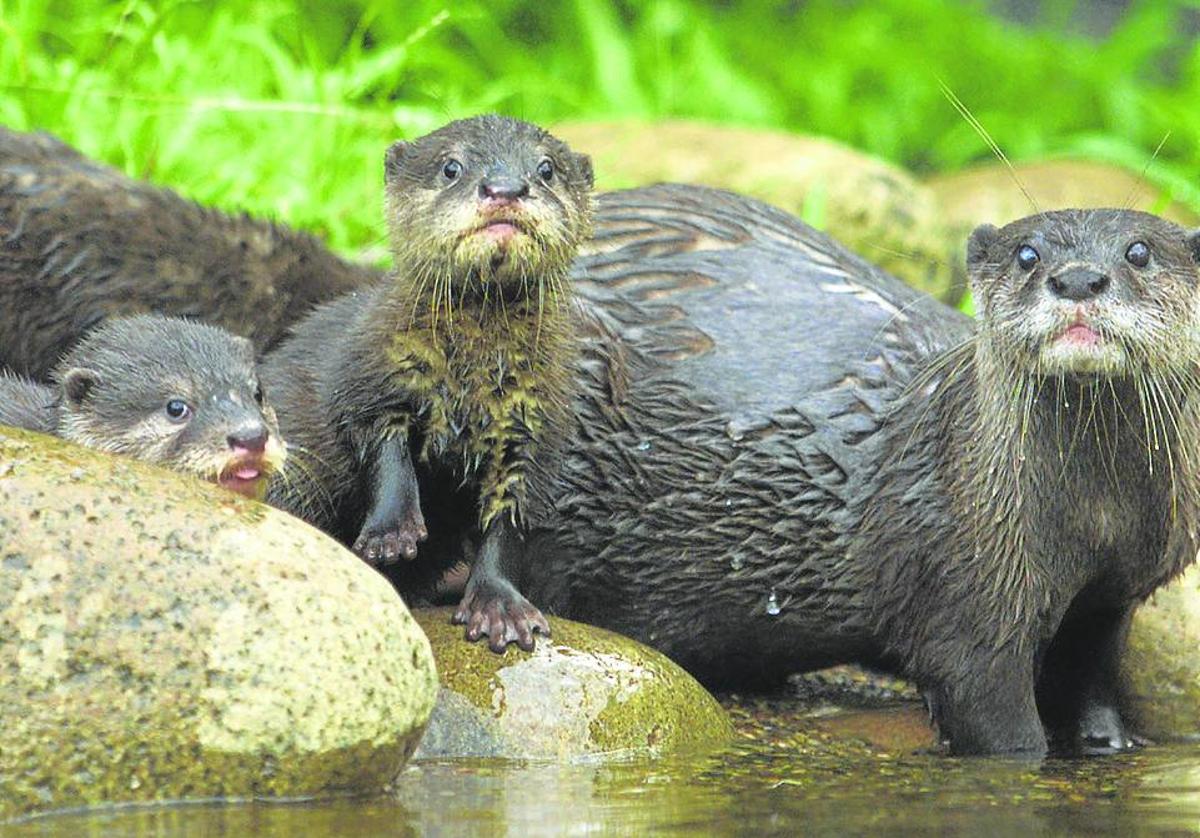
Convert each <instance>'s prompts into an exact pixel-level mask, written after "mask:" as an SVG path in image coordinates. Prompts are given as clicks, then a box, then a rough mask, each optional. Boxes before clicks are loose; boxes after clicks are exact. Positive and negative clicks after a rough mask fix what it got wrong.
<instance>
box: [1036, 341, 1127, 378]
mask: <svg viewBox="0 0 1200 838" xmlns="http://www.w3.org/2000/svg"><path fill="white" fill-rule="evenodd" d="M1127 361H1128V358H1127V357H1126V354H1125V349H1124V348H1123V347H1122V346H1121V345H1120V344H1119V343H1116V342H1115V341H1111V340H1106V341H1104V342H1103V343H1100V344H1099V345H1096V346H1080V345H1078V344H1072V343H1068V342H1066V341H1063V340H1055V341H1054V342H1052V343H1050V344H1048V345H1046V346H1043V347H1042V351H1041V352H1040V353H1039V355H1038V367H1039V369H1040V370H1041V371H1042V372H1044V373H1046V374H1048V375H1069V374H1072V373H1074V374H1082V375H1118V374H1120V373H1122V372H1124V371H1125V368H1126V363H1127Z"/></svg>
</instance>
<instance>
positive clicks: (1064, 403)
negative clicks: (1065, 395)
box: [1063, 402, 1071, 407]
mask: <svg viewBox="0 0 1200 838" xmlns="http://www.w3.org/2000/svg"><path fill="white" fill-rule="evenodd" d="M1070 406H1071V403H1070V402H1063V407H1070Z"/></svg>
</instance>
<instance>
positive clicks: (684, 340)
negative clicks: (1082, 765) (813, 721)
mask: <svg viewBox="0 0 1200 838" xmlns="http://www.w3.org/2000/svg"><path fill="white" fill-rule="evenodd" d="M667 192H668V190H667V189H665V188H664V189H663V190H660V192H659V194H658V197H659V198H660V199H661V202H660V203H658V204H657V205H654V207H653V212H654V213H657V214H660V215H661V216H663V218H664V220H663V221H661V222H660V223H659V224H658V225H649V224H642V226H639V223H641V222H642V221H643V217H644V216H645V215H647V214H650V211H649V210H648V209H646V208H647V207H650V206H651V205H652V204H654V202H652V201H649V200H647V195H646V194H645V192H644V191H643V194H642V195H640V196H637V197H636V198H635V196H634V195H632V194H629V195H627V196H624V197H622V196H613V199H612V200H613V204H618V203H622V202H624V205H623V206H622V207H621V208H622V209H624V210H625V211H626V217H627V218H628V219H629V222H628V224H626V225H625V238H621V237H620V236H619V235H618V234H619V232H620V231H619V230H614V229H608V230H606V232H607V233H608V234H610V235H611V236H612V238H613V240H614V241H615V242H616V243H617V245H618V246H617V247H609V248H605V249H598V250H597V252H595V253H593V254H590V255H589V256H588V257H587V259H586V260H585V262H584V264H583V265H581V268H580V269H581V270H586V271H588V275H589V276H590V277H592V281H591V285H590V287H589V286H588V284H586V283H585V284H583V285H582V286H581V287H582V290H583V294H584V295H585V296H587V297H589V298H590V299H591V301H592V302H593V304H595V305H596V306H597V307H598V308H599V309H600V310H601V311H602V312H604V314H605V316H604V318H603V324H604V326H605V330H601V331H596V332H595V333H592V334H589V335H588V336H587V339H586V341H585V343H584V349H583V358H584V362H583V363H582V364H581V365H580V370H581V378H582V382H581V386H582V390H581V393H580V396H579V398H578V400H577V404H578V405H579V408H578V410H579V417H580V418H579V433H577V435H576V437H575V438H574V440H573V443H572V444H571V445H570V446H569V448H568V454H567V456H566V457H565V459H564V461H563V463H562V465H561V467H560V468H559V470H558V471H557V473H556V475H555V476H554V479H553V480H552V481H549V482H548V483H547V484H545V485H544V486H543V485H541V484H538V485H534V486H531V492H533V493H535V494H539V493H541V492H543V491H544V492H545V493H546V498H545V500H544V502H545V503H551V504H554V505H555V509H556V511H557V513H558V515H557V516H556V517H555V518H552V519H550V522H549V526H548V527H546V528H545V530H544V531H540V532H537V533H534V534H532V536H531V539H530V546H529V552H530V554H531V567H532V572H531V573H530V574H528V575H527V576H526V578H525V580H524V582H525V585H524V587H523V590H524V591H525V592H526V593H527V594H528V595H529V596H531V597H537V598H538V601H539V602H541V603H542V604H543V606H544V607H546V608H548V609H549V610H551V611H554V612H556V613H562V614H564V615H565V616H569V617H572V618H575V619H583V620H588V621H592V622H595V623H598V624H600V625H604V626H606V627H610V628H613V629H616V630H618V631H621V632H624V633H627V634H630V635H632V636H634V637H637V638H639V639H641V640H644V641H646V642H649V643H651V644H653V645H655V646H657V647H658V648H660V649H663V650H664V651H666V652H667V653H668V654H670V655H671V656H672V657H674V658H675V659H676V660H678V661H680V662H681V663H683V664H684V665H685V666H687V667H688V668H689V669H691V670H692V671H693V672H694V673H696V674H697V675H699V676H700V677H701V678H703V679H704V680H705V681H707V682H708V683H710V684H715V685H724V686H732V685H737V686H739V687H745V686H747V685H753V684H764V683H766V682H768V681H772V680H779V679H782V678H783V676H785V675H786V674H787V673H788V672H790V671H795V670H797V669H808V668H816V667H821V666H826V665H829V664H832V663H838V662H845V661H857V662H861V663H865V664H868V665H873V666H877V667H881V668H885V669H890V670H892V671H897V672H899V673H901V674H903V675H906V676H907V677H909V678H911V679H912V680H914V681H916V682H917V683H918V684H919V685H920V686H921V687H922V688H923V690H924V691H925V693H926V695H927V696H928V698H929V702H930V706H931V708H932V710H933V714H934V717H935V719H936V720H937V721H938V723H939V725H940V729H941V731H942V733H943V735H944V736H945V738H946V739H948V740H949V743H950V749H951V750H952V751H953V752H954V753H962V754H968V753H1027V754H1041V753H1043V752H1044V751H1045V750H1046V749H1047V747H1048V744H1054V745H1055V746H1056V747H1061V748H1065V749H1067V750H1070V751H1073V752H1080V751H1084V752H1105V751H1112V750H1118V749H1122V748H1125V747H1128V746H1129V743H1130V736H1129V735H1128V734H1127V732H1126V730H1125V728H1124V725H1123V724H1122V721H1121V718H1120V715H1119V713H1118V711H1117V708H1116V683H1115V679H1116V670H1117V661H1118V658H1119V655H1120V651H1121V648H1122V644H1123V640H1124V633H1125V627H1126V625H1127V623H1128V620H1129V615H1130V613H1131V611H1132V609H1133V608H1134V606H1136V604H1137V603H1139V602H1141V601H1142V600H1143V599H1145V597H1147V596H1148V595H1149V594H1150V593H1151V592H1153V591H1154V590H1155V589H1156V588H1157V587H1158V586H1160V585H1162V584H1163V583H1164V582H1166V581H1167V580H1169V579H1170V578H1171V577H1172V576H1174V575H1175V574H1176V573H1178V572H1179V571H1180V570H1181V569H1182V568H1183V567H1184V566H1185V565H1186V564H1187V563H1189V562H1191V561H1192V560H1193V558H1194V557H1195V555H1196V551H1197V546H1198V537H1200V487H1198V485H1197V481H1198V480H1200V472H1198V471H1197V468H1196V466H1197V462H1196V457H1197V451H1196V447H1197V444H1198V443H1200V424H1198V416H1197V411H1198V410H1200V391H1198V382H1197V373H1196V363H1197V360H1198V358H1200V345H1198V343H1197V341H1198V340H1200V330H1197V328H1196V325H1197V324H1196V317H1197V305H1196V304H1197V293H1198V291H1197V280H1198V279H1200V270H1198V266H1197V263H1198V257H1200V238H1198V237H1197V234H1196V233H1194V232H1192V231H1189V230H1185V229H1183V228H1181V227H1178V226H1176V225H1174V224H1171V223H1169V222H1167V221H1164V220H1162V219H1159V218H1156V217H1154V216H1151V215H1146V214H1143V213H1137V212H1131V211H1120V210H1094V211H1068V212H1055V213H1047V214H1043V215H1038V216H1034V217H1031V218H1027V219H1024V220H1021V221H1018V222H1014V223H1013V224H1010V225H1008V226H1006V227H1004V228H1002V229H995V228H992V227H986V226H985V227H981V228H980V229H979V230H977V231H976V232H975V233H974V234H973V235H972V236H971V239H970V245H969V265H968V269H969V274H970V277H971V281H972V287H973V291H974V294H975V299H976V301H977V304H978V307H979V310H980V321H979V326H978V329H977V330H972V329H971V328H970V325H969V324H968V323H965V322H964V321H962V320H961V318H959V317H958V316H957V315H954V314H953V313H952V312H949V311H948V310H944V311H946V314H945V318H944V322H943V323H941V324H939V323H938V322H937V320H936V318H935V317H931V315H935V314H936V312H934V311H933V310H922V309H923V306H922V304H921V303H920V302H919V301H917V300H911V297H912V294H911V292H907V293H908V298H909V299H906V296H905V291H904V289H902V288H900V287H899V283H898V282H896V281H894V280H891V279H890V278H888V277H885V276H884V275H882V274H880V273H879V272H878V271H874V270H871V269H866V268H864V267H863V266H862V265H861V264H858V263H857V262H856V260H854V259H853V258H852V257H850V256H849V255H848V254H845V253H844V252H843V251H842V250H841V249H840V248H837V247H836V245H833V244H832V243H831V242H828V241H827V240H823V237H820V236H818V235H817V234H815V233H812V232H811V231H808V232H805V231H803V230H802V229H800V227H799V225H798V224H796V223H795V222H791V223H790V225H789V224H787V223H784V221H783V219H780V218H779V217H778V215H777V214H776V215H774V216H769V215H767V214H765V213H764V212H763V211H762V210H758V212H757V214H758V215H760V216H763V220H762V224H761V229H762V230H763V231H764V232H763V233H762V234H761V238H762V241H760V242H759V243H758V244H757V245H756V246H755V247H754V248H752V250H753V251H754V252H752V253H747V251H746V247H747V246H746V245H745V244H744V243H740V242H739V240H738V237H739V236H744V235H745V232H744V231H745V230H747V229H749V227H748V218H749V215H748V211H749V210H751V209H754V208H753V207H745V208H744V210H745V211H741V212H738V213H736V215H737V216H738V221H737V222H733V221H729V220H728V219H729V218H731V217H734V215H735V213H734V209H733V208H732V207H731V206H730V205H731V204H732V203H735V202H734V201H733V199H732V198H731V197H730V196H727V195H724V196H714V197H713V198H712V200H711V202H710V206H711V207H712V209H709V210H705V209H702V208H700V207H699V206H692V207H687V208H679V209H671V208H670V204H671V203H672V202H673V201H674V202H678V200H679V198H680V197H682V196H679V195H670V194H665V193H667ZM742 203H748V202H742ZM664 205H665V206H666V208H665V209H664ZM617 212H618V207H617V206H608V207H605V206H604V205H603V202H602V206H601V209H600V216H601V217H602V218H603V217H605V216H608V217H610V218H615V217H617ZM697 213H707V214H708V215H709V217H711V218H712V222H711V223H710V224H701V223H697V221H696V219H695V216H696V214H697ZM678 215H689V216H692V217H691V218H690V220H687V221H686V223H684V222H683V221H682V220H681V221H679V223H678V226H676V224H675V222H676V216H678ZM768 225H769V226H768ZM616 226H620V225H616ZM789 226H790V229H789ZM655 228H656V229H655ZM664 228H665V229H664ZM601 229H604V228H601ZM667 230H677V231H678V232H680V233H681V235H683V236H684V237H685V238H689V239H690V240H696V239H701V238H702V239H703V241H704V243H705V248H704V252H703V253H698V252H696V249H695V248H692V247H688V246H687V243H686V242H680V243H679V246H677V247H671V248H668V249H660V250H657V251H656V252H646V250H645V247H646V243H647V242H649V241H663V240H665V239H666V238H667V236H666V231H667ZM726 233H728V234H729V235H728V237H727V238H726ZM750 235H752V236H757V235H759V234H758V233H751V234H750ZM772 238H774V239H777V240H780V241H784V240H790V241H792V242H795V244H794V245H792V246H793V247H795V246H796V245H803V246H804V248H805V251H806V252H807V253H809V254H810V258H809V261H808V265H807V267H804V268H803V269H802V270H801V269H798V268H796V266H797V265H799V264H801V263H800V261H799V260H797V259H795V258H794V257H793V258H792V259H790V260H789V259H788V258H787V257H786V254H785V253H784V252H783V250H786V249H787V247H786V246H785V247H784V248H783V250H781V249H780V247H778V246H777V245H776V244H775V243H772V242H770V241H769V239H772ZM743 241H744V240H743ZM631 251H632V252H637V253H641V254H642V256H641V260H640V262H635V261H632V259H631V255H630V252H631ZM722 252H724V265H725V270H726V271H730V270H732V268H731V265H734V264H742V265H743V266H744V267H745V266H751V265H759V266H763V269H762V270H761V271H760V272H759V273H756V274H755V275H754V277H753V280H752V281H751V280H736V279H731V278H730V277H729V276H728V273H726V274H725V275H722V273H721V271H719V270H717V269H716V268H715V267H714V265H715V261H714V260H715V259H717V258H719V257H721V256H722ZM772 254H774V256H772ZM772 264H781V265H789V266H790V268H789V270H788V271H783V272H777V271H775V270H774V268H771V267H768V266H770V265H772ZM789 272H790V274H791V275H790V276H789V275H783V274H787V273H789ZM745 275H746V276H750V274H749V273H746V274H745ZM667 278H673V279H672V281H671V282H667V281H666V279H667ZM648 292H653V293H648ZM910 300H911V304H910ZM924 308H926V309H927V306H925V307H924ZM733 310H736V311H737V316H736V317H730V312H731V311H733ZM917 312H920V313H919V314H918V313H917ZM868 316H869V317H870V318H871V319H870V320H869V321H867V320H865V318H866V317H868ZM858 321H862V322H858ZM772 322H775V323H776V324H777V326H778V328H775V327H772V325H771V323H772ZM856 323H857V325H856ZM864 323H870V324H872V325H871V328H866V329H864V328H863V325H864ZM606 332H611V333H606ZM872 336H873V337H872ZM927 338H931V340H927ZM956 342H957V343H958V344H959V345H958V346H957V347H955V346H954V345H953V344H955V343H956ZM775 346H778V349H779V351H780V352H783V353H784V354H780V355H775V356H772V354H771V352H770V351H768V350H769V348H770V347H775ZM939 346H941V347H944V348H943V349H940V350H939V349H938V347H939ZM615 349H619V350H620V351H615ZM751 350H753V351H751ZM789 358H799V359H800V360H798V361H797V362H796V363H794V364H793V363H792V362H790V361H789V360H787V359H789ZM789 369H790V370H792V372H791V373H790V375H791V376H792V378H793V379H794V380H793V381H791V382H789V381H788V378H787V375H785V373H787V371H788V370H789ZM1047 734H1049V736H1050V739H1049V741H1048V738H1047Z"/></svg>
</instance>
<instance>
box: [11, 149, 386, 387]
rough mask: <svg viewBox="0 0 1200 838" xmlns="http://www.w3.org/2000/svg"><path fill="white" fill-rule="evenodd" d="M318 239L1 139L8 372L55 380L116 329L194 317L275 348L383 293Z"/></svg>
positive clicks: (77, 158) (63, 152)
mask: <svg viewBox="0 0 1200 838" xmlns="http://www.w3.org/2000/svg"><path fill="white" fill-rule="evenodd" d="M377 276H378V273H377V272H375V271H373V270H371V269H369V268H365V267H358V266H355V265H351V264H349V263H347V262H345V261H343V260H341V259H339V258H338V257H336V256H335V255H333V254H332V253H330V252H329V251H328V250H327V249H326V248H325V247H323V246H322V245H321V243H320V242H318V241H317V240H316V239H314V238H313V237H311V236H308V235H304V234H302V233H297V232H295V231H292V230H289V229H287V228H286V227H283V226H281V225H277V224H271V223H268V222H264V221H259V220H255V219H253V218H250V217H249V216H246V215H226V214H224V213H221V212H217V211H216V210H212V209H205V208H203V207H200V206H198V205H196V204H194V203H192V202H190V201H187V200H184V199H183V198H181V197H179V196H178V195H177V194H175V193H174V192H171V191H169V190H166V189H159V188H156V187H153V186H150V185H149V184H146V183H142V182H139V181H135V180H132V179H130V178H128V177H126V176H125V175H123V174H122V173H120V172H119V171H117V170H116V169H113V168H110V167H108V166H103V165H101V164H99V163H96V162H93V161H91V160H88V159H87V158H85V157H83V156H82V155H80V154H79V153H78V152H77V151H75V150H74V149H72V148H71V147H70V146H67V145H65V144H63V143H62V142H59V141H58V140H56V139H55V138H53V137H51V136H49V135H47V134H41V133H35V134H23V133H19V132H16V131H11V130H8V129H5V128H2V127H0V311H3V312H4V315H3V317H0V364H2V365H4V366H7V367H8V368H10V369H12V370H14V371H15V372H17V373H20V374H22V375H28V376H32V377H33V378H35V379H38V380H46V379H47V377H48V376H49V373H50V370H51V368H52V367H53V366H54V364H55V362H56V361H57V360H58V359H59V358H60V357H62V355H63V354H64V353H65V352H67V351H68V350H69V349H70V348H71V346H73V345H74V344H75V343H77V342H78V341H79V340H80V339H81V338H82V337H83V336H84V334H85V333H87V332H88V331H89V330H90V329H91V328H92V327H94V326H95V325H97V324H99V323H100V322H102V321H103V320H105V319H106V318H109V317H116V316H121V315H130V314H140V313H144V312H159V313H163V314H173V315H177V316H186V317H194V318H197V319H202V320H205V321H207V322H210V323H213V324H215V325H219V326H223V327H224V328H226V329H228V330H229V331H231V332H233V333H235V334H240V335H246V336H249V337H251V338H252V339H253V340H254V342H255V344H256V345H257V346H258V348H259V350H260V351H261V350H263V349H266V348H268V347H270V346H273V345H274V344H275V343H276V342H277V341H278V340H279V339H280V338H281V337H282V336H283V334H284V332H285V330H286V329H287V327H288V326H290V325H291V324H292V323H294V322H296V321H297V320H299V319H300V318H301V317H302V316H303V315H304V314H306V313H307V312H308V311H309V310H310V309H311V308H312V307H313V306H314V305H315V304H316V303H319V302H322V301H324V300H328V299H332V298H333V297H335V296H337V295H339V294H342V293H345V292H346V291H349V290H351V289H353V288H356V287H359V286H360V285H363V284H366V283H368V282H370V281H372V280H374V279H375V278H376V277H377Z"/></svg>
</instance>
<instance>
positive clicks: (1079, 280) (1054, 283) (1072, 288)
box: [1047, 268, 1110, 302]
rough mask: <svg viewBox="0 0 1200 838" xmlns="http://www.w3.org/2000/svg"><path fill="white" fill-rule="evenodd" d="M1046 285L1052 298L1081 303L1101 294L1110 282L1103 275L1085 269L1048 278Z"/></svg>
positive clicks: (1074, 269)
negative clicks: (1051, 293) (1052, 295)
mask: <svg viewBox="0 0 1200 838" xmlns="http://www.w3.org/2000/svg"><path fill="white" fill-rule="evenodd" d="M1047 284H1048V285H1049V286H1050V291H1051V292H1053V294H1054V296H1056V297H1061V298H1062V299H1064V300H1075V301H1076V302H1081V301H1083V300H1090V299H1092V298H1093V297H1099V296H1100V295H1101V294H1103V293H1104V291H1105V290H1106V289H1107V288H1108V286H1109V284H1110V280H1109V278H1108V277H1107V276H1105V275H1104V274H1101V273H1096V272H1095V271H1089V270H1088V269H1087V268H1072V269H1071V270H1069V271H1064V272H1063V273H1061V274H1057V275H1056V276H1052V277H1050V279H1048V280H1047Z"/></svg>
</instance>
